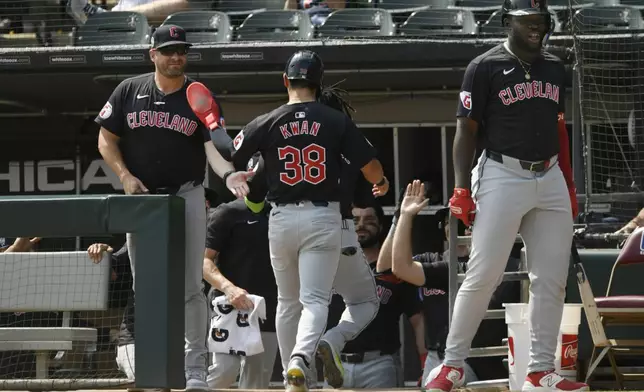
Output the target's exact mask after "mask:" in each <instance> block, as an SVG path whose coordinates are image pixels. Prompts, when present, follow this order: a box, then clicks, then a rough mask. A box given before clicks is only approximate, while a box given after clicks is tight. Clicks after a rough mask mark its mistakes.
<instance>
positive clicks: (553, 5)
mask: <svg viewBox="0 0 644 392" xmlns="http://www.w3.org/2000/svg"><path fill="white" fill-rule="evenodd" d="M601 1H612V2H619V0H549V1H548V8H549V9H551V10H555V11H563V10H567V9H569V8H570V6H571V5H572V8H580V7H587V6H591V5H598V3H599V2H601ZM571 3H572V4H571Z"/></svg>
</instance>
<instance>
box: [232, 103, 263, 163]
mask: <svg viewBox="0 0 644 392" xmlns="http://www.w3.org/2000/svg"><path fill="white" fill-rule="evenodd" d="M261 118H263V116H262V117H257V118H256V119H254V120H253V121H251V122H249V123H248V124H247V125H246V126H245V127H244V129H242V130H241V131H240V132H239V133H238V134H237V136H235V138H234V139H233V141H232V149H231V156H232V162H233V165H234V166H235V168H238V167H244V168H245V167H246V165H247V163H248V160H249V159H250V158H251V157H252V156H253V154H255V153H256V152H257V151H259V150H260V148H261V147H262V142H263V140H262V139H263V136H264V135H265V133H266V132H263V122H262V121H261Z"/></svg>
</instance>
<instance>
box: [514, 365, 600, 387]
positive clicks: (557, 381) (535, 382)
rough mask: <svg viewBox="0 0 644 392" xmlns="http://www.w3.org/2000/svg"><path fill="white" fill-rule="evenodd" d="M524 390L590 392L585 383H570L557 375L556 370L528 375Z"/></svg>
mask: <svg viewBox="0 0 644 392" xmlns="http://www.w3.org/2000/svg"><path fill="white" fill-rule="evenodd" d="M522 390H523V391H539V392H550V391H567V392H577V391H589V390H590V389H589V388H588V385H587V384H584V383H583V382H573V381H570V380H568V379H565V378H563V377H562V376H560V375H559V374H557V373H555V371H554V370H549V371H546V372H534V373H530V374H528V376H527V377H526V378H525V382H524V383H523V389H522Z"/></svg>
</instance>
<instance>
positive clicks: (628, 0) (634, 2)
mask: <svg viewBox="0 0 644 392" xmlns="http://www.w3.org/2000/svg"><path fill="white" fill-rule="evenodd" d="M615 1H617V0H615ZM619 4H620V5H625V6H628V7H633V8H637V9H642V8H644V0H621V1H619Z"/></svg>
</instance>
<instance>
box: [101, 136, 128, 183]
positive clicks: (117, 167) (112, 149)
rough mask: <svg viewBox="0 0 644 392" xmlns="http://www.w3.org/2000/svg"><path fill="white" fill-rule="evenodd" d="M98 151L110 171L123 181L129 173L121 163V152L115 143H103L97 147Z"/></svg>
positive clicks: (123, 163) (122, 162)
mask: <svg viewBox="0 0 644 392" xmlns="http://www.w3.org/2000/svg"><path fill="white" fill-rule="evenodd" d="M98 151H99V152H100V153H101V156H102V157H103V160H104V161H105V163H107V165H108V166H109V167H110V169H112V171H113V172H114V173H116V175H117V176H118V178H119V180H121V181H122V180H123V177H125V176H126V175H127V174H130V171H129V170H128V169H127V166H126V165H125V162H124V161H123V155H121V150H120V149H119V146H118V145H117V144H116V143H113V142H105V143H101V144H100V145H99V147H98Z"/></svg>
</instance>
